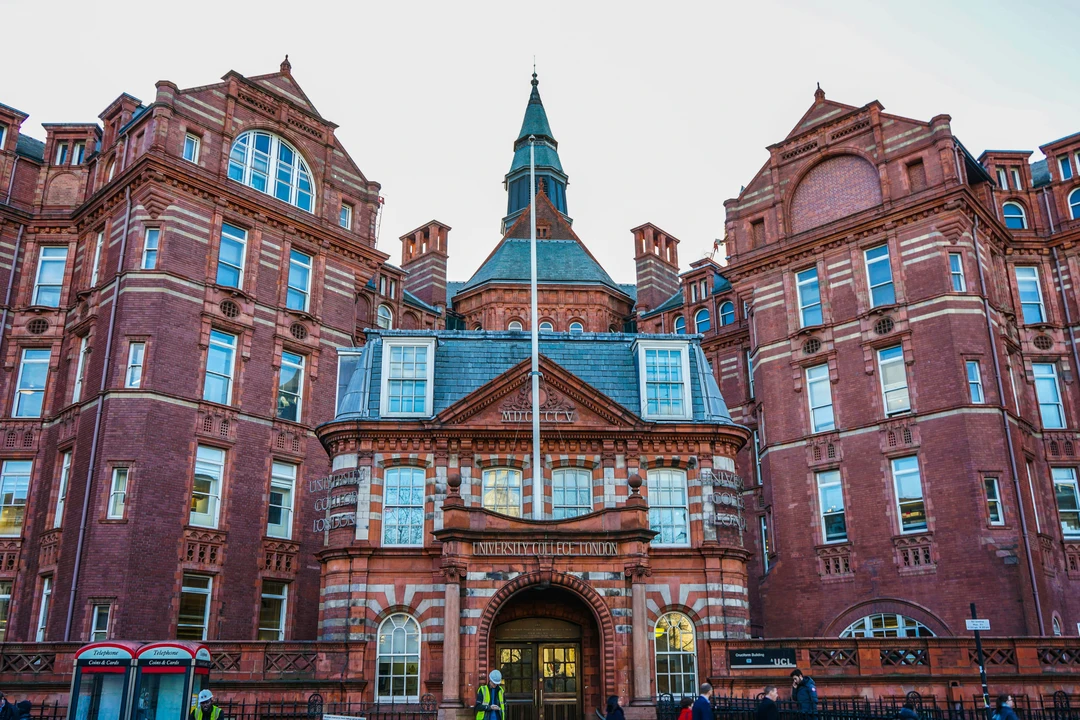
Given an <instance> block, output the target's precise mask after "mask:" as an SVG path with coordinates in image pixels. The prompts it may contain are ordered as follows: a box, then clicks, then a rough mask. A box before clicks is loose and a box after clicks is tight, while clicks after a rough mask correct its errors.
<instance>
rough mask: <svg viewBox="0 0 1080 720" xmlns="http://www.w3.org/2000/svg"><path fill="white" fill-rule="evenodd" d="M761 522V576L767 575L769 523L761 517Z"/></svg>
mask: <svg viewBox="0 0 1080 720" xmlns="http://www.w3.org/2000/svg"><path fill="white" fill-rule="evenodd" d="M760 521H761V523H760V524H761V568H762V571H763V572H762V575H768V574H769V521H768V519H767V518H766V517H765V516H764V515H762V516H761V518H760Z"/></svg>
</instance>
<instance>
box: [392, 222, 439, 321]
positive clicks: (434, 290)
mask: <svg viewBox="0 0 1080 720" xmlns="http://www.w3.org/2000/svg"><path fill="white" fill-rule="evenodd" d="M449 233H450V226H449V225H444V224H443V223H441V222H439V221H438V220H432V221H431V222H429V223H427V224H426V225H421V226H420V227H418V228H416V229H415V230H413V231H412V232H408V233H405V234H404V235H402V236H401V269H402V270H404V271H405V272H406V273H407V276H406V278H405V289H406V290H408V291H409V292H411V293H412V294H413V295H415V296H416V297H418V298H420V299H421V300H423V301H424V302H426V303H427V304H428V305H433V306H435V307H437V308H445V307H446V259H447V245H446V243H447V235H448V234H449Z"/></svg>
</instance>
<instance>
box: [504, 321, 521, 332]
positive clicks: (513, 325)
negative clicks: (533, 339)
mask: <svg viewBox="0 0 1080 720" xmlns="http://www.w3.org/2000/svg"><path fill="white" fill-rule="evenodd" d="M506 329H507V330H510V331H511V332H521V331H522V330H523V329H524V327H523V326H522V324H521V321H520V320H511V321H510V324H509V325H507V326H506Z"/></svg>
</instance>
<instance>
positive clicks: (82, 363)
mask: <svg viewBox="0 0 1080 720" xmlns="http://www.w3.org/2000/svg"><path fill="white" fill-rule="evenodd" d="M89 342H90V338H89V337H87V336H86V335H83V336H82V337H81V338H79V356H78V357H77V358H76V359H75V383H74V385H73V386H72V388H71V402H72V404H74V403H77V402H79V400H80V399H81V398H82V389H83V380H84V379H85V378H84V375H86V364H87V363H86V358H87V356H88V355H89V354H90V347H89Z"/></svg>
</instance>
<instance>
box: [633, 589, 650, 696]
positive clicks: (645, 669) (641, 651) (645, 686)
mask: <svg viewBox="0 0 1080 720" xmlns="http://www.w3.org/2000/svg"><path fill="white" fill-rule="evenodd" d="M632 583H633V585H632V586H631V596H630V599H631V606H630V611H631V612H632V613H633V626H634V629H633V634H632V635H631V637H632V638H633V649H634V658H633V665H634V697H633V698H632V700H631V704H632V705H648V704H649V703H650V702H651V698H652V688H651V683H650V681H649V621H648V609H647V608H646V606H645V576H644V575H643V574H642V575H639V574H638V573H636V572H635V573H634V576H633V579H632Z"/></svg>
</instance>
